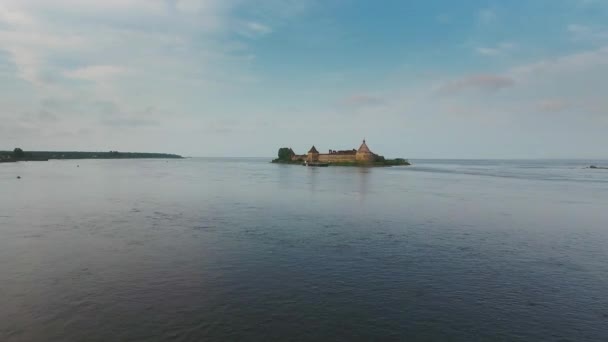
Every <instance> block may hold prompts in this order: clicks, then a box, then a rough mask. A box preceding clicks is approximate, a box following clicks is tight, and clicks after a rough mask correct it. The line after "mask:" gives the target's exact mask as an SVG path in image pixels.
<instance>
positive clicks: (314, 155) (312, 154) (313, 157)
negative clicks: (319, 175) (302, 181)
mask: <svg viewBox="0 0 608 342" xmlns="http://www.w3.org/2000/svg"><path fill="white" fill-rule="evenodd" d="M306 161H307V162H318V161H319V151H317V149H316V147H315V145H312V148H311V149H310V151H308V155H307V156H306Z"/></svg>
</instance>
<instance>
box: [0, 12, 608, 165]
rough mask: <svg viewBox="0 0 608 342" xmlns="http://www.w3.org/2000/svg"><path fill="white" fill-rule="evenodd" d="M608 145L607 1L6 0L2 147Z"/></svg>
mask: <svg viewBox="0 0 608 342" xmlns="http://www.w3.org/2000/svg"><path fill="white" fill-rule="evenodd" d="M363 138H365V139H366V140H367V143H368V145H369V147H370V148H371V149H372V151H374V152H376V153H379V154H382V155H385V156H387V157H405V158H608V0H512V1H481V0H462V1H452V0H426V1H422V0H420V1H413V0H412V1H405V0H399V1H392V0H384V1H363V0H256V1H253V0H249V1H246V0H104V1H98V0H0V149H13V148H14V147H21V148H23V149H24V150H79V151H109V150H118V151H139V152H168V153H178V154H182V155H184V156H231V157H271V156H274V155H275V154H276V151H277V150H278V148H279V147H283V146H285V147H292V148H293V149H294V150H295V151H296V152H297V153H305V152H306V151H307V150H308V149H309V148H310V146H311V145H313V144H314V145H316V147H317V148H318V149H319V150H320V151H327V150H329V149H336V150H340V149H351V148H356V147H358V146H359V144H360V143H361V140H362V139H363Z"/></svg>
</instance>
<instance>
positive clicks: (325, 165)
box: [302, 161, 329, 167]
mask: <svg viewBox="0 0 608 342" xmlns="http://www.w3.org/2000/svg"><path fill="white" fill-rule="evenodd" d="M302 166H318V167H327V166H329V163H319V162H310V163H309V162H308V161H305V162H304V163H303V164H302Z"/></svg>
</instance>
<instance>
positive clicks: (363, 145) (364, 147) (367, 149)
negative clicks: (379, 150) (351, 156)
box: [357, 139, 372, 153]
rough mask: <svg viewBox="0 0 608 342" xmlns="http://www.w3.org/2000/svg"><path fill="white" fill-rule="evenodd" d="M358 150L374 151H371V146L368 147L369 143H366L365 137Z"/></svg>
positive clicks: (360, 151) (363, 151)
mask: <svg viewBox="0 0 608 342" xmlns="http://www.w3.org/2000/svg"><path fill="white" fill-rule="evenodd" d="M357 152H359V153H372V151H370V149H369V147H367V144H366V143H365V139H363V143H362V144H361V146H359V150H358V151H357Z"/></svg>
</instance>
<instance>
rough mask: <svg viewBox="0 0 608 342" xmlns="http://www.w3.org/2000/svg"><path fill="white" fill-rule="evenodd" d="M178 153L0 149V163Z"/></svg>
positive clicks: (162, 156) (165, 156)
mask: <svg viewBox="0 0 608 342" xmlns="http://www.w3.org/2000/svg"><path fill="white" fill-rule="evenodd" d="M183 158H184V157H182V156H180V155H178V154H170V153H143V152H118V151H110V152H75V151H26V152H24V153H23V155H22V156H15V154H14V152H13V151H0V163H14V162H20V161H48V160H51V159H57V160H65V159H183Z"/></svg>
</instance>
